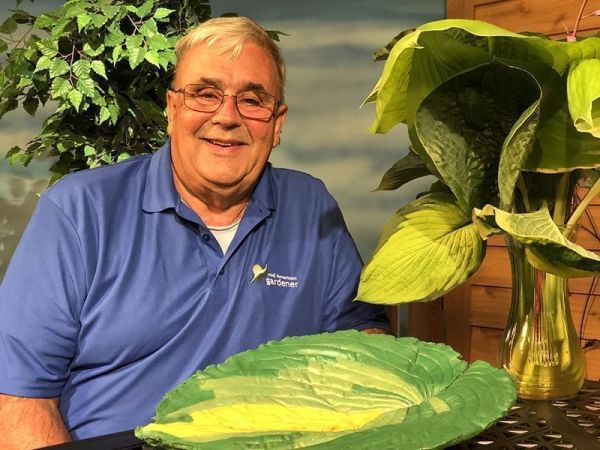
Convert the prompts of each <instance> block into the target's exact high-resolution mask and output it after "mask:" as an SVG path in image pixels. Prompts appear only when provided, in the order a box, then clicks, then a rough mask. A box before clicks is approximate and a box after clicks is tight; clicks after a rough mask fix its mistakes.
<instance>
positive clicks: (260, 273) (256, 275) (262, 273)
mask: <svg viewBox="0 0 600 450" xmlns="http://www.w3.org/2000/svg"><path fill="white" fill-rule="evenodd" d="M252 275H253V276H252V280H250V283H254V282H255V281H258V280H260V279H261V278H264V277H266V276H267V265H266V264H265V267H262V266H261V265H260V264H254V265H253V266H252Z"/></svg>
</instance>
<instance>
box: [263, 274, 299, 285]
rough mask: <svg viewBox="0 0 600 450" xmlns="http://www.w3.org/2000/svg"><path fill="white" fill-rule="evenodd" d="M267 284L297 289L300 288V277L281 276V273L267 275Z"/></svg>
mask: <svg viewBox="0 0 600 450" xmlns="http://www.w3.org/2000/svg"><path fill="white" fill-rule="evenodd" d="M265 283H266V284H267V286H278V287H284V288H297V287H298V277H294V276H291V275H281V274H280V273H271V272H269V273H268V274H267V277H266V278H265Z"/></svg>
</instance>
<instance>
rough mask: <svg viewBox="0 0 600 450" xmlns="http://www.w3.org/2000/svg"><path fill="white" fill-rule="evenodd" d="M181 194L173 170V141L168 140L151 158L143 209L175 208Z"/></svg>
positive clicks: (156, 210)
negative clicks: (174, 180) (176, 186)
mask: <svg viewBox="0 0 600 450" xmlns="http://www.w3.org/2000/svg"><path fill="white" fill-rule="evenodd" d="M178 202H179V194H178V192H177V189H175V183H174V182H173V172H172V170H171V141H170V140H169V141H167V142H166V143H165V145H163V146H162V147H161V148H160V149H159V150H158V151H157V152H156V153H154V155H152V159H151V160H150V166H149V167H148V173H147V174H146V186H145V188H144V200H143V204H142V209H143V210H144V211H146V212H149V213H153V212H160V211H164V210H166V209H169V208H175V207H176V206H177V204H178Z"/></svg>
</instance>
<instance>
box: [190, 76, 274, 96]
mask: <svg viewBox="0 0 600 450" xmlns="http://www.w3.org/2000/svg"><path fill="white" fill-rule="evenodd" d="M197 83H198V84H207V85H209V86H213V87H216V88H219V89H223V82H222V81H221V80H218V79H217V78H207V77H202V78H200V80H198V82H197ZM243 91H257V92H269V91H267V90H266V89H265V87H264V86H263V85H262V84H261V83H253V82H248V83H245V84H243V85H242V87H241V89H240V92H243Z"/></svg>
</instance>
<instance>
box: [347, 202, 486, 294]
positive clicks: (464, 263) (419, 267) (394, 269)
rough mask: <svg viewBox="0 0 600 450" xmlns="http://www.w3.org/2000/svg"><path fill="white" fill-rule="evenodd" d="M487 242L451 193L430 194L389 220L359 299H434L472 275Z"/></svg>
mask: <svg viewBox="0 0 600 450" xmlns="http://www.w3.org/2000/svg"><path fill="white" fill-rule="evenodd" d="M484 256H485V244H484V242H483V241H482V240H481V238H480V236H479V234H478V232H477V230H476V229H475V228H474V226H473V224H472V222H471V218H470V217H469V216H467V215H466V214H465V213H464V212H463V210H462V209H461V208H460V207H459V206H458V205H457V203H456V201H455V199H454V198H453V197H452V196H451V195H449V194H443V193H435V194H429V195H426V196H424V197H421V198H419V199H418V200H415V201H413V202H412V203H410V204H409V205H407V206H405V207H404V208H402V209H400V210H399V211H398V212H397V213H396V214H395V215H394V216H393V217H392V218H391V219H390V221H389V222H388V223H387V224H386V225H385V227H384V229H383V232H382V235H381V238H380V240H379V245H378V247H377V248H376V249H375V251H374V253H373V255H372V257H371V260H370V261H369V262H368V263H367V265H366V266H365V267H364V269H363V272H362V274H361V279H360V285H359V288H358V294H357V299H358V300H363V301H366V302H369V303H381V304H398V303H404V302H412V301H427V300H433V299H435V298H437V297H439V296H440V295H442V294H444V293H445V292H448V291H449V290H451V289H453V288H454V287H456V286H458V285H459V284H460V283H462V282H463V281H464V280H466V279H467V278H468V277H469V276H471V275H472V274H473V273H474V272H475V271H476V270H477V268H478V267H479V265H480V264H481V261H482V260H483V257H484Z"/></svg>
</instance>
